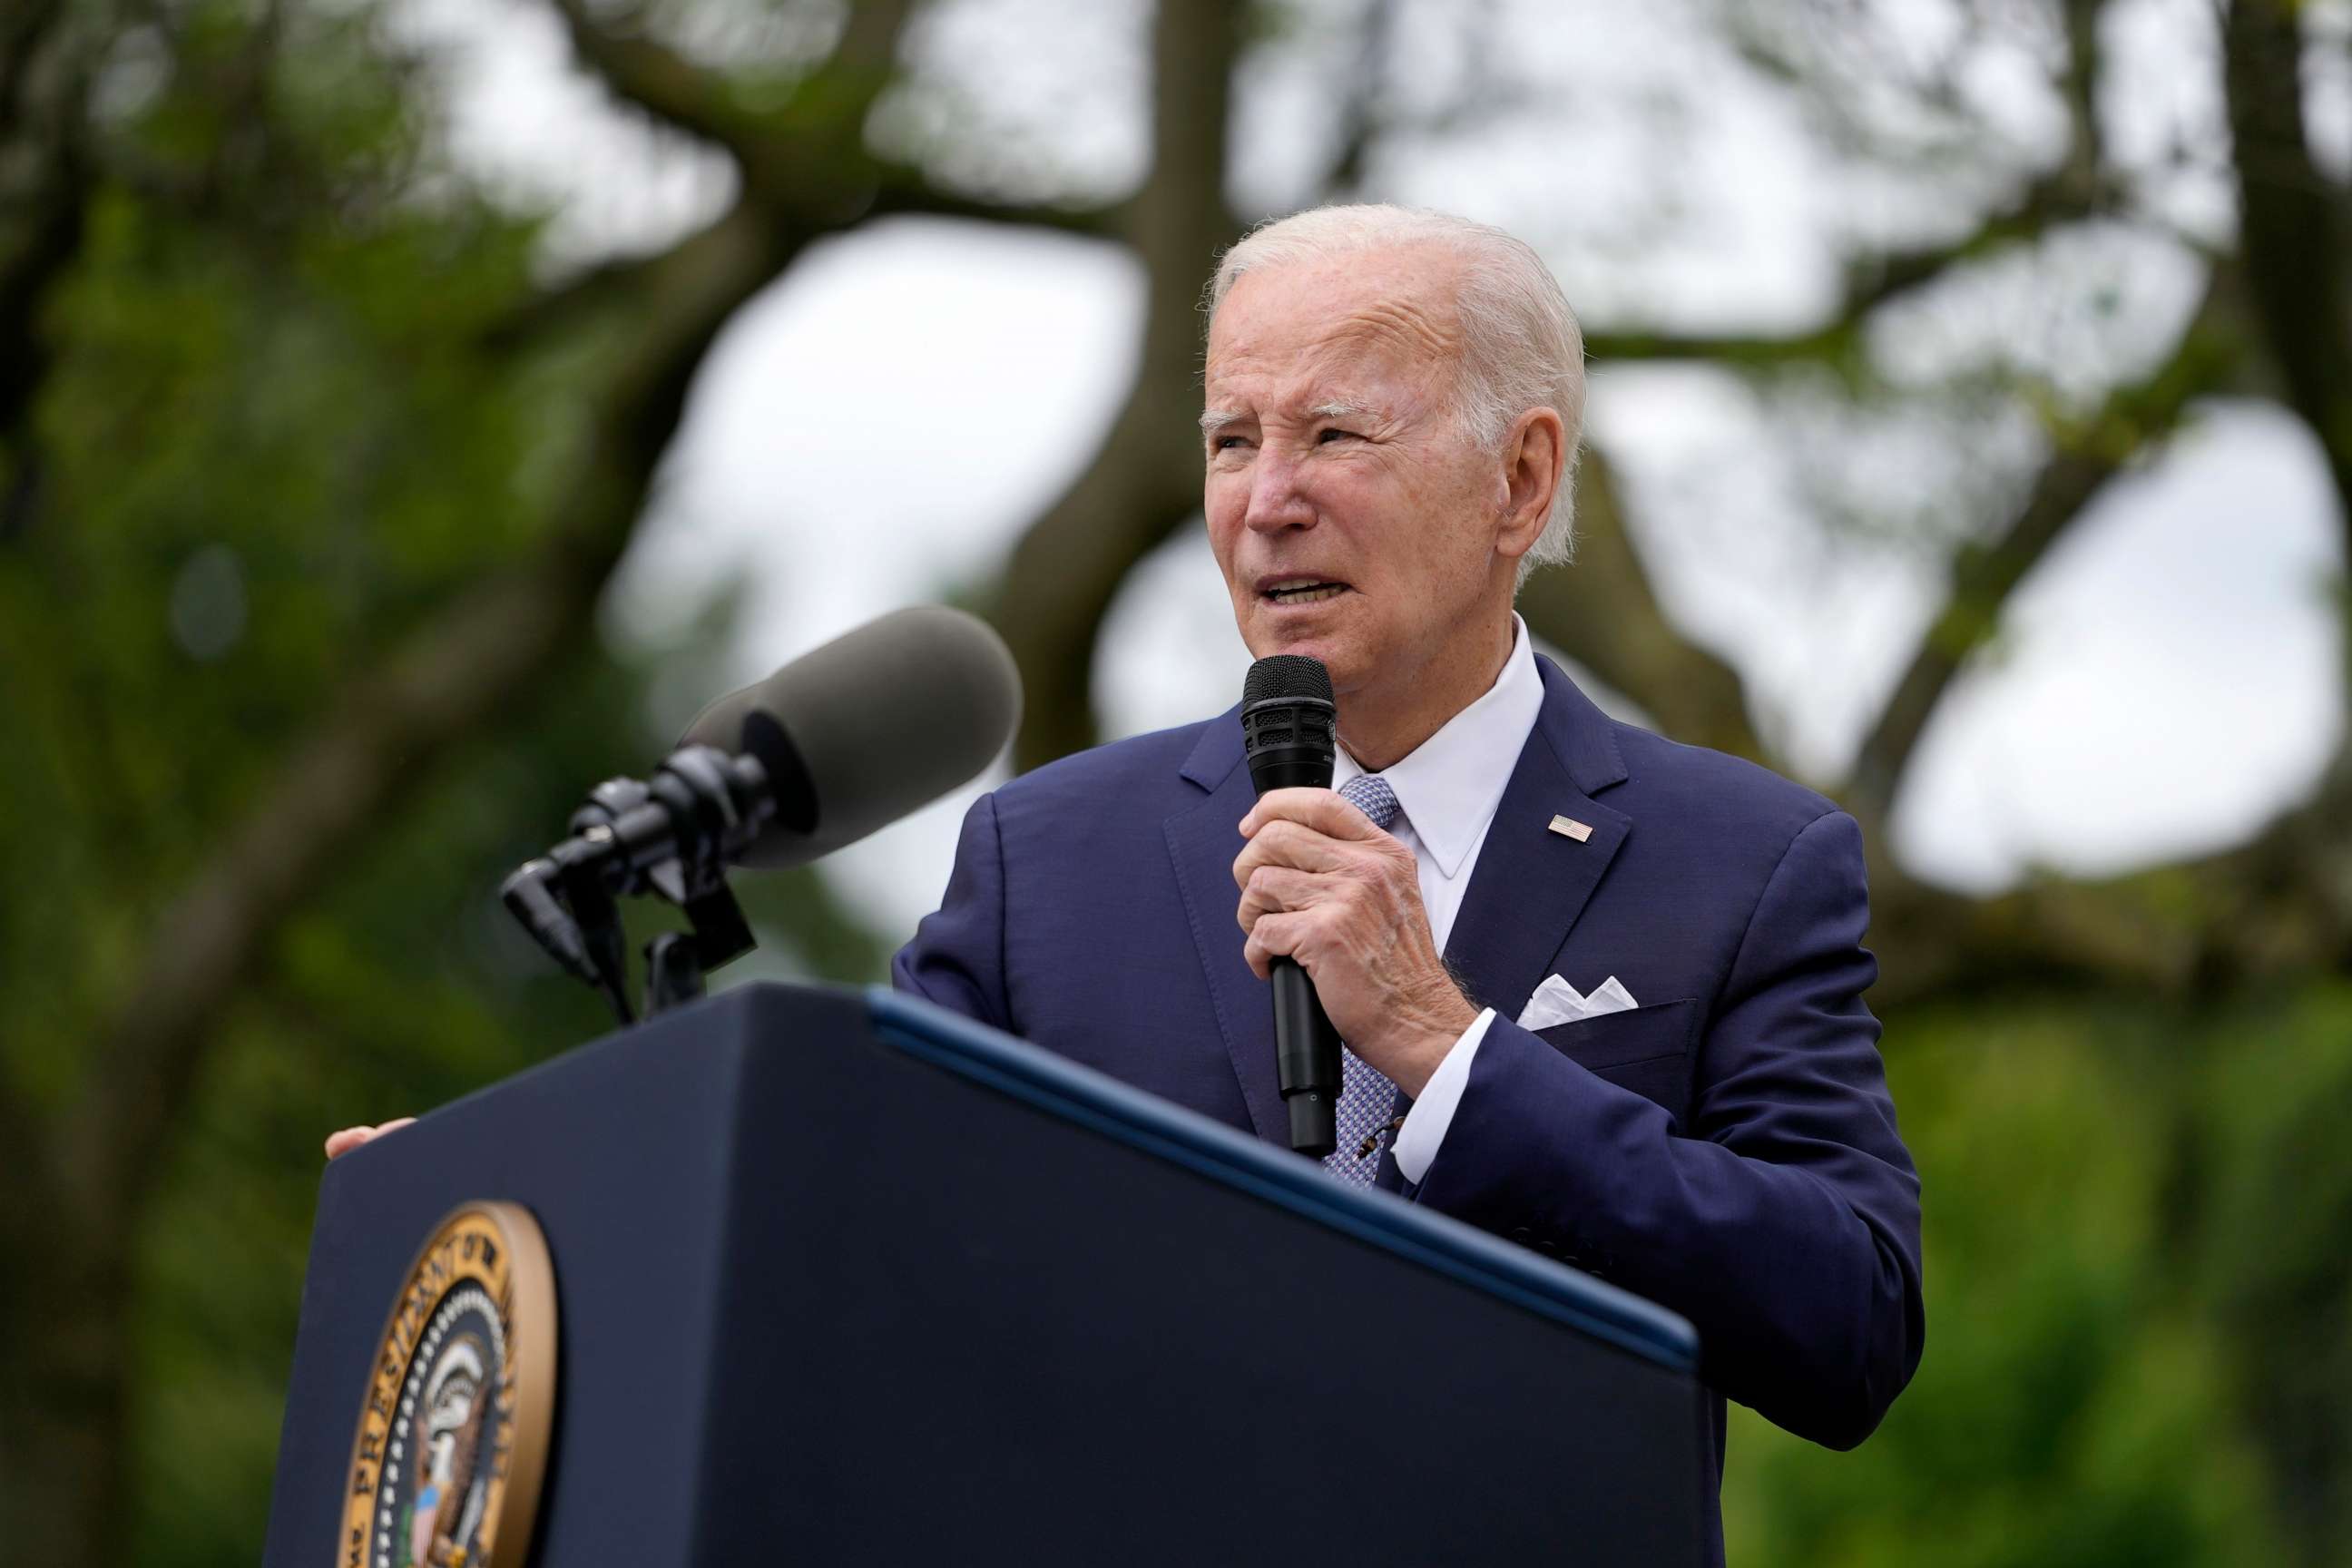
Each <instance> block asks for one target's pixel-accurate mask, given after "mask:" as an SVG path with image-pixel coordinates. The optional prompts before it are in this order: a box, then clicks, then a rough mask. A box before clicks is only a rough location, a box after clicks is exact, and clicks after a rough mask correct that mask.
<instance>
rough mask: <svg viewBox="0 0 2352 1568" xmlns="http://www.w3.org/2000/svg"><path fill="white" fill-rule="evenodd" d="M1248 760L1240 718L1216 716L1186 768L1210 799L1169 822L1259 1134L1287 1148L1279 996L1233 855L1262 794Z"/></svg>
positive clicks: (1179, 878)
mask: <svg viewBox="0 0 2352 1568" xmlns="http://www.w3.org/2000/svg"><path fill="white" fill-rule="evenodd" d="M1241 761H1242V744H1241V726H1240V722H1239V721H1238V720H1236V719H1234V718H1233V717H1232V716H1231V715H1228V716H1227V717H1226V719H1225V720H1224V721H1222V722H1219V721H1211V722H1210V723H1209V725H1208V727H1207V731H1206V732H1205V733H1204V734H1203V735H1202V738H1201V742H1200V744H1199V745H1198V746H1196V747H1195V748H1194V749H1193V752H1192V756H1191V757H1190V758H1188V759H1187V760H1186V762H1185V763H1184V768H1183V773H1184V776H1185V777H1186V778H1188V779H1191V780H1192V782H1193V783H1194V784H1199V785H1200V786H1201V787H1202V788H1203V789H1205V790H1207V791H1208V792H1209V795H1208V798H1207V799H1205V800H1203V801H1202V802H1201V803H1200V804H1199V805H1193V806H1190V807H1188V808H1186V809H1185V810H1182V811H1180V812H1178V813H1176V814H1175V815H1174V816H1171V817H1170V818H1168V820H1167V822H1166V824H1165V825H1164V826H1165V831H1166V833H1167V837H1168V854H1169V857H1170V858H1171V859H1172V860H1173V861H1174V862H1175V867H1176V886H1177V888H1178V889H1179V890H1180V891H1181V893H1182V894H1183V898H1184V910H1185V914H1186V915H1187V917H1188V918H1189V920H1190V922H1191V925H1192V941H1193V944H1194V945H1195V946H1196V947H1197V948H1198V949H1199V950H1200V954H1201V967H1202V970H1203V971H1204V972H1205V973H1206V974H1207V976H1208V982H1209V999H1210V1001H1211V1003H1212V1004H1213V1005H1214V1007H1215V1009H1216V1015H1217V1026H1218V1028H1219V1029H1220V1030H1221V1031H1222V1032H1223V1035H1224V1037H1225V1049H1226V1051H1227V1052H1229V1053H1230V1054H1231V1055H1232V1057H1233V1059H1234V1074H1235V1075H1236V1076H1237V1077H1239V1078H1240V1079H1241V1085H1242V1100H1243V1102H1244V1104H1246V1105H1247V1106H1248V1107H1249V1115H1250V1123H1251V1125H1252V1126H1253V1127H1254V1128H1255V1129H1256V1131H1257V1135H1258V1136H1259V1137H1261V1138H1264V1139H1267V1140H1269V1141H1271V1142H1277V1143H1282V1144H1284V1145H1285V1146H1287V1144H1288V1142H1289V1140H1290V1118H1289V1116H1288V1114H1287V1113H1286V1111H1285V1110H1284V1109H1283V1105H1282V1090H1281V1087H1280V1085H1279V1084H1278V1083H1277V1082H1276V1079H1275V1072H1274V999H1273V995H1272V994H1271V993H1270V992H1269V991H1268V990H1267V988H1266V984H1265V981H1263V980H1260V979H1259V978H1258V977H1257V976H1256V975H1255V974H1253V973H1250V967H1249V965H1248V963H1245V962H1244V960H1243V958H1242V932H1241V928H1240V927H1239V926H1237V925H1235V924H1234V908H1235V906H1236V905H1238V904H1239V903H1240V902H1241V894H1240V892H1239V891H1238V890H1237V889H1235V888H1234V857H1235V856H1237V855H1239V854H1240V853H1241V852H1242V835H1241V820H1242V818H1243V817H1244V816H1248V815H1249V808H1250V805H1251V804H1252V803H1253V802H1254V801H1255V800H1256V798H1257V792H1256V791H1255V789H1253V788H1252V787H1251V784H1250V776H1249V770H1248V769H1247V768H1244V767H1243V766H1242V765H1241Z"/></svg>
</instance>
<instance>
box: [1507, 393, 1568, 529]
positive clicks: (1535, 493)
mask: <svg viewBox="0 0 2352 1568" xmlns="http://www.w3.org/2000/svg"><path fill="white" fill-rule="evenodd" d="M1501 462H1502V481H1503V515H1502V516H1501V517H1500V518H1499V519H1497V520H1496V534H1495V548H1496V552H1499V553H1500V554H1502V555H1503V556H1505V557H1506V558H1507V559H1509V560H1514V561H1516V560H1517V559H1518V558H1519V557H1520V556H1522V555H1525V554H1526V553H1527V552H1528V551H1529V550H1531V549H1533V548H1534V547H1535V542H1536V540H1537V538H1538V535H1540V534H1541V533H1542V532H1543V524H1544V520H1545V519H1546V518H1547V517H1549V515H1550V513H1551V503H1552V500H1553V498H1554V497H1556V496H1558V495H1559V484H1560V476H1561V475H1562V474H1564V473H1565V472H1566V471H1567V468H1568V434H1567V430H1566V428H1565V427H1564V426H1562V424H1561V422H1560V417H1559V411H1558V410H1556V409H1552V408H1530V409H1528V411H1527V412H1526V413H1525V414H1522V415H1520V416H1518V418H1517V420H1515V421H1514V422H1513V423H1512V425H1511V430H1510V434H1509V435H1507V436H1506V437H1503V450H1502V453H1501Z"/></svg>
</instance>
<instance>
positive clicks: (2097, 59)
mask: <svg viewBox="0 0 2352 1568" xmlns="http://www.w3.org/2000/svg"><path fill="white" fill-rule="evenodd" d="M2103 8H2104V0H2065V10H2066V16H2065V21H2066V34H2067V44H2068V60H2067V67H2066V72H2065V75H2064V77H2063V79H2061V81H2060V82H2059V84H2058V87H2059V92H2060V96H2061V97H2062V98H2063V100H2065V102H2066V105H2067V117H2068V120H2069V121H2071V123H2072V126H2073V135H2072V136H2071V137H2070V138H2069V140H2068V143H2067V148H2066V152H2065V154H2064V155H2063V157H2062V158H2061V159H2060V160H2059V161H2058V163H2056V164H2055V165H2053V167H2051V168H2050V169H2048V170H2047V171H2045V172H2044V173H2042V174H2040V175H2038V176H2036V177H2035V178H2033V179H2032V180H2031V181H2029V182H2027V184H2025V185H2024V186H2023V188H2021V190H2019V191H2018V192H2017V194H2016V195H2014V196H2012V197H2011V199H2010V200H2009V201H2008V202H2006V203H2004V204H2002V205H2000V206H1998V207H1996V208H1994V209H1993V210H1992V211H1990V212H1989V213H1987V214H1985V215H1984V216H1982V217H1980V218H1979V220H1978V222H1977V224H1976V226H1974V227H1973V228H1971V229H1969V231H1968V232H1967V233H1966V234H1963V235H1960V236H1959V237H1957V238H1954V239H1949V240H1944V241H1939V242H1937V243H1934V244H1928V245H1920V246H1912V247H1904V248H1900V249H1895V250H1888V251H1882V252H1879V253H1877V254H1875V255H1871V256H1864V257H1859V258H1854V259H1853V260H1852V261H1850V262H1849V263H1848V264H1847V267H1846V277H1845V287H1844V289H1843V292H1842V293H1841V295H1840V297H1839V300H1838V304H1837V307H1836V309H1835V310H1832V312H1831V313H1830V315H1829V316H1828V317H1827V318H1826V319H1825V320H1823V321H1822V322H1820V323H1819V324H1818V325H1816V326H1812V327H1809V328H1806V329H1804V330H1802V331H1795V332H1790V333H1785V334H1781V333H1769V332H1768V333H1752V334H1751V333H1729V334H1724V333H1702V334H1685V333H1676V332H1655V331H1639V330H1633V331H1595V332H1587V333H1586V334H1585V340H1584V343H1585V352H1586V353H1589V354H1590V355H1591V357H1592V358H1594V359H1596V360H1713V361H1717V362H1719V363H1730V364H1734V365H1745V366H1749V367H1763V366H1769V365H1775V364H1788V363H1796V362H1800V361H1806V360H1811V361H1817V362H1822V363H1847V362H1851V361H1852V360H1853V359H1854V358H1855V357H1856V356H1857V355H1858V354H1859V353H1860V351H1861V346H1862V343H1861V339H1862V329H1863V327H1864V325H1865V324H1866V323H1867V322H1868V321H1869V320H1870V317H1871V315H1872V314H1873V312H1874V311H1876V310H1877V309H1878V308H1879V307H1880V306H1881V305H1884V304H1885V303H1886V302H1887V301H1888V300H1893V299H1895V298H1896V297H1898V296H1900V295H1903V294H1907V293H1910V292H1912V291H1913V290H1915V289H1923V288H1926V287H1927V286H1928V285H1929V284H1932V283H1935V282H1937V280H1939V279H1943V278H1945V277H1947V276H1948V275H1949V274H1950V273H1951V272H1952V271H1954V270H1955V269H1956V268H1960V267H1962V266H1965V265H1966V264H1968V263H1969V262H1971V261H1976V260H1979V259H1981V258H1984V257H1986V256H1989V255H1991V254H1993V253H1994V252H1996V251H1998V250H2000V249H2002V248H2003V247H2008V246H2011V245H2015V244H2020V243H2023V242H2025V241H2029V240H2032V239H2037V238H2039V237H2041V236H2042V235H2043V234H2046V233H2048V232H2049V231H2050V230H2051V229H2053V228H2054V227H2057V226H2060V225H2062V224H2065V223H2072V222H2076V221H2079V220H2081V219H2084V218H2087V217H2094V216H2097V215H2099V214H2100V213H2103V212H2105V211H2108V210H2111V209H2112V208H2114V207H2115V206H2116V204H2117V203H2118V201H2119V200H2120V196H2121V192H2120V190H2119V188H2118V187H2117V185H2116V182H2115V180H2114V178H2113V177H2112V175H2111V174H2109V173H2108V172H2107V169H2106V163H2105V140H2104V138H2103V137H2102V136H2101V134H2100V130H2099V122H2098V113H2097V100H2098V79H2099V70H2100V65H2101V55H2100V51H2099V47H2098V18H2099V14H2100V12H2101V11H2102V9H2103Z"/></svg>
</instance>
